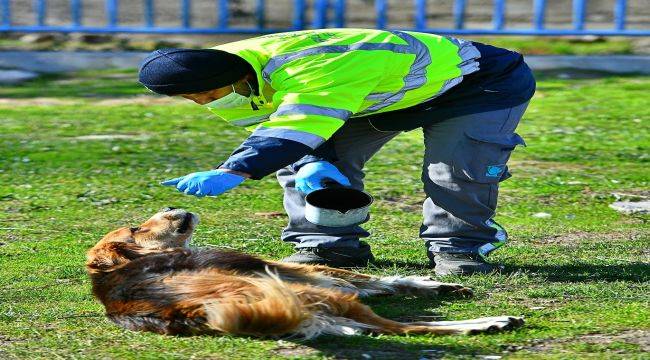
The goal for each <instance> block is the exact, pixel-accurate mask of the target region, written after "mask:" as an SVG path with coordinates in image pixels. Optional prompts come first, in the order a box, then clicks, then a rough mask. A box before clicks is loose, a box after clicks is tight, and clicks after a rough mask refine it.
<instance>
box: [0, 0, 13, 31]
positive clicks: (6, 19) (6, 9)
mask: <svg viewBox="0 0 650 360" xmlns="http://www.w3.org/2000/svg"><path fill="white" fill-rule="evenodd" d="M0 5H2V25H4V26H11V4H10V3H9V0H0Z"/></svg>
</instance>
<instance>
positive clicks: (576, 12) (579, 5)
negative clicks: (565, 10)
mask: <svg viewBox="0 0 650 360" xmlns="http://www.w3.org/2000/svg"><path fill="white" fill-rule="evenodd" d="M586 9H587V8H586V4H585V0H573V28H574V29H575V30H584V29H585V13H586Z"/></svg>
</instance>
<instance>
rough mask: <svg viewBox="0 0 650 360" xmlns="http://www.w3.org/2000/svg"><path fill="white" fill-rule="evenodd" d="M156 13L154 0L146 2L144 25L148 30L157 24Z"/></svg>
mask: <svg viewBox="0 0 650 360" xmlns="http://www.w3.org/2000/svg"><path fill="white" fill-rule="evenodd" d="M154 13H155V11H154V5H153V0H144V25H145V26H146V27H148V28H151V27H153V26H154V24H155V22H156V19H155V18H154Z"/></svg>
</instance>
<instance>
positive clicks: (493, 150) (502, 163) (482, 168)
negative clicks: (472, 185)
mask: <svg viewBox="0 0 650 360" xmlns="http://www.w3.org/2000/svg"><path fill="white" fill-rule="evenodd" d="M517 145H524V146H526V143H525V142H524V139H522V138H521V136H519V134H517V133H511V134H489V133H487V134H473V133H470V132H465V137H464V138H463V139H461V140H460V141H459V143H458V145H457V146H456V148H455V149H454V154H453V158H452V171H453V174H454V175H455V176H456V177H457V178H460V179H463V180H465V181H472V182H477V183H482V184H494V183H498V182H500V181H503V180H505V179H507V178H509V177H510V173H509V172H508V166H507V165H506V163H507V162H508V159H509V158H510V153H511V152H512V150H514V149H515V147H516V146H517Z"/></svg>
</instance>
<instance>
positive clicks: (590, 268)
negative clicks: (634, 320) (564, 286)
mask: <svg viewBox="0 0 650 360" xmlns="http://www.w3.org/2000/svg"><path fill="white" fill-rule="evenodd" d="M517 272H527V273H532V274H535V275H538V276H541V277H543V278H545V279H546V280H549V281H554V282H581V281H632V282H646V281H650V264H649V263H640V262H635V263H628V264H614V265H594V264H584V263H577V264H568V265H523V266H507V267H506V269H505V270H504V271H503V273H504V274H512V273H517Z"/></svg>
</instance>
